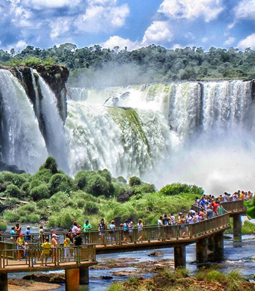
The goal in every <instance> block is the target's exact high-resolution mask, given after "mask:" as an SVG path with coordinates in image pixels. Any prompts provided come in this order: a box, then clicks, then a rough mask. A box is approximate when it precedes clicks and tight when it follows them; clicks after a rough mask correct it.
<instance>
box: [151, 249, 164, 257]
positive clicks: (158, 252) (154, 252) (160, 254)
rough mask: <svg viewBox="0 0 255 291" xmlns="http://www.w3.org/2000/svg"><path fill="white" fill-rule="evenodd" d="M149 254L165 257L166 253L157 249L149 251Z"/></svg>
mask: <svg viewBox="0 0 255 291" xmlns="http://www.w3.org/2000/svg"><path fill="white" fill-rule="evenodd" d="M148 256H149V257H163V256H164V254H163V253H162V252H161V251H159V250H157V251H153V252H151V253H149V254H148Z"/></svg>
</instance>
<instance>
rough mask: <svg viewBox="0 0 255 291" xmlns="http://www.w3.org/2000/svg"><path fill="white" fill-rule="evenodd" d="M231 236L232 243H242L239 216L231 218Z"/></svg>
mask: <svg viewBox="0 0 255 291" xmlns="http://www.w3.org/2000/svg"><path fill="white" fill-rule="evenodd" d="M233 235H234V241H236V242H239V241H242V219H241V215H240V214H236V215H234V216H233Z"/></svg>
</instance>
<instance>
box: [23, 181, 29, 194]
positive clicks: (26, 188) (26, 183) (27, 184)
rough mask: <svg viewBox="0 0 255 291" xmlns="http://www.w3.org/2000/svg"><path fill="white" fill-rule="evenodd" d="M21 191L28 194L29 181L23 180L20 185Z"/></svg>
mask: <svg viewBox="0 0 255 291" xmlns="http://www.w3.org/2000/svg"><path fill="white" fill-rule="evenodd" d="M21 191H22V192H23V194H24V196H28V195H29V192H30V183H29V182H25V183H24V184H23V185H22V186H21Z"/></svg>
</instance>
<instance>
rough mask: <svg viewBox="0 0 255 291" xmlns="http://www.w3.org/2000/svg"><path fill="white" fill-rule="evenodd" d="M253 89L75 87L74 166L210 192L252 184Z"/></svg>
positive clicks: (212, 85) (239, 85)
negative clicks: (193, 187) (176, 183)
mask: <svg viewBox="0 0 255 291" xmlns="http://www.w3.org/2000/svg"><path fill="white" fill-rule="evenodd" d="M251 88H252V82H251V81H247V82H243V81H238V80H234V81H217V82H180V83H171V84H152V85H141V86H128V87H116V88H106V89H104V90H96V89H85V88H82V89H81V88H80V89H74V88H73V89H71V90H70V92H71V95H72V98H71V99H72V101H71V100H69V101H68V117H67V122H66V129H67V130H68V132H69V133H72V136H70V135H67V136H68V139H69V148H70V149H71V151H72V155H71V156H70V157H71V158H70V157H69V161H71V160H72V161H74V160H75V165H74V164H73V165H72V170H71V172H76V171H77V170H80V169H97V168H103V167H106V168H108V169H109V170H110V171H112V173H113V174H115V173H116V174H117V175H124V176H125V177H128V176H130V175H138V176H142V178H144V179H147V180H148V181H150V182H154V183H155V184H156V185H157V186H158V187H161V186H163V185H165V184H168V183H171V182H183V183H190V184H198V185H201V186H204V187H205V189H206V190H209V191H211V192H212V193H218V191H228V190H229V191H234V190H237V188H241V187H243V188H245V187H250V186H249V185H251V181H252V180H253V171H250V170H248V169H247V167H246V166H245V164H246V165H249V168H251V167H252V168H253V165H252V161H253V159H251V157H254V159H255V138H254V137H253V129H254V128H255V127H254V125H255V123H254V121H255V118H254V117H255V115H254V113H255V107H254V106H255V103H254V101H253V98H252V92H251ZM74 100H77V101H74ZM75 141H76V142H75ZM84 149H85V150H84ZM85 152H86V153H85ZM75 157H76V159H75ZM82 161H84V162H82ZM254 174H255V173H254ZM228 187H229V188H228Z"/></svg>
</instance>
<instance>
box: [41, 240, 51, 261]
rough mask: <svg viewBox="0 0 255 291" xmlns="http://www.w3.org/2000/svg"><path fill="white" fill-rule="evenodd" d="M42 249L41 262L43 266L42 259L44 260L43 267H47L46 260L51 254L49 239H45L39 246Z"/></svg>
mask: <svg viewBox="0 0 255 291" xmlns="http://www.w3.org/2000/svg"><path fill="white" fill-rule="evenodd" d="M41 247H42V249H43V250H42V254H41V262H42V265H43V259H45V266H47V260H48V258H49V257H50V253H51V243H50V242H49V239H48V238H46V239H45V240H44V243H43V244H42V245H41Z"/></svg>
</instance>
